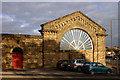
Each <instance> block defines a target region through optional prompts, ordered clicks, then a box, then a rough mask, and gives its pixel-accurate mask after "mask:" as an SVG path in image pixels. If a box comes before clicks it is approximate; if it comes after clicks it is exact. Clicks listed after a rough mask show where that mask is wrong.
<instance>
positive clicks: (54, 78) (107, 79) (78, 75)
mask: <svg viewBox="0 0 120 80" xmlns="http://www.w3.org/2000/svg"><path fill="white" fill-rule="evenodd" d="M2 77H3V78H2V80H120V75H115V74H111V75H106V74H95V75H90V74H86V73H82V72H75V71H61V70H52V69H50V70H48V69H45V70H44V69H43V71H42V70H40V71H31V72H28V71H13V72H12V71H11V72H10V71H9V72H5V73H4V75H2Z"/></svg>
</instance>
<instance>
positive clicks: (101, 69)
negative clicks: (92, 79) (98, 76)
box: [98, 63, 105, 73]
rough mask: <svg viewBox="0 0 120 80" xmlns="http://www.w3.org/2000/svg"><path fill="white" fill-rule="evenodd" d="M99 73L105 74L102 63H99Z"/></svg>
mask: <svg viewBox="0 0 120 80" xmlns="http://www.w3.org/2000/svg"><path fill="white" fill-rule="evenodd" d="M98 72H99V73H104V72H105V66H104V65H103V64H101V63H98Z"/></svg>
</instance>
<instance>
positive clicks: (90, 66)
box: [83, 62, 112, 75]
mask: <svg viewBox="0 0 120 80" xmlns="http://www.w3.org/2000/svg"><path fill="white" fill-rule="evenodd" d="M83 70H84V72H86V73H91V75H94V74H95V73H106V74H111V72H112V69H110V68H108V67H105V66H104V65H103V64H101V63H97V62H88V63H84V65H83Z"/></svg>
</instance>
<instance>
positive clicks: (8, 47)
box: [2, 11, 107, 69]
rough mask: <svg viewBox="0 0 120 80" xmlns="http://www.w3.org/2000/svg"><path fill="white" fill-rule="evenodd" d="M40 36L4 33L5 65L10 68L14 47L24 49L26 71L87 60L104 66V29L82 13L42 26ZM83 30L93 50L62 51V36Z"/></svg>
mask: <svg viewBox="0 0 120 80" xmlns="http://www.w3.org/2000/svg"><path fill="white" fill-rule="evenodd" d="M41 27H42V30H39V31H40V32H41V34H42V35H41V36H39V35H17V34H3V37H2V55H3V57H2V66H3V69H11V68H12V61H11V58H12V57H11V54H12V50H13V49H14V48H15V47H20V48H21V49H22V50H23V69H30V68H39V67H55V66H56V63H57V61H59V60H73V59H78V58H80V59H87V60H89V61H91V62H93V61H94V62H101V63H103V64H104V65H105V37H106V36H107V34H105V31H106V30H105V29H104V28H102V27H101V26H100V25H98V24H97V23H95V22H94V21H93V20H91V19H90V18H88V17H87V16H86V15H84V14H83V13H82V12H80V11H77V12H74V13H72V14H69V15H66V16H64V17H60V18H58V19H55V20H53V21H50V22H47V23H45V24H42V25H41ZM74 29H78V30H83V31H84V32H86V33H87V34H88V35H89V36H90V38H91V40H92V44H93V49H92V50H60V43H61V40H62V38H63V36H64V35H65V34H66V33H67V32H68V31H70V30H74Z"/></svg>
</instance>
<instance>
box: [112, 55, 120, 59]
mask: <svg viewBox="0 0 120 80" xmlns="http://www.w3.org/2000/svg"><path fill="white" fill-rule="evenodd" d="M117 58H118V60H120V55H118V56H113V58H112V59H113V60H117Z"/></svg>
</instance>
